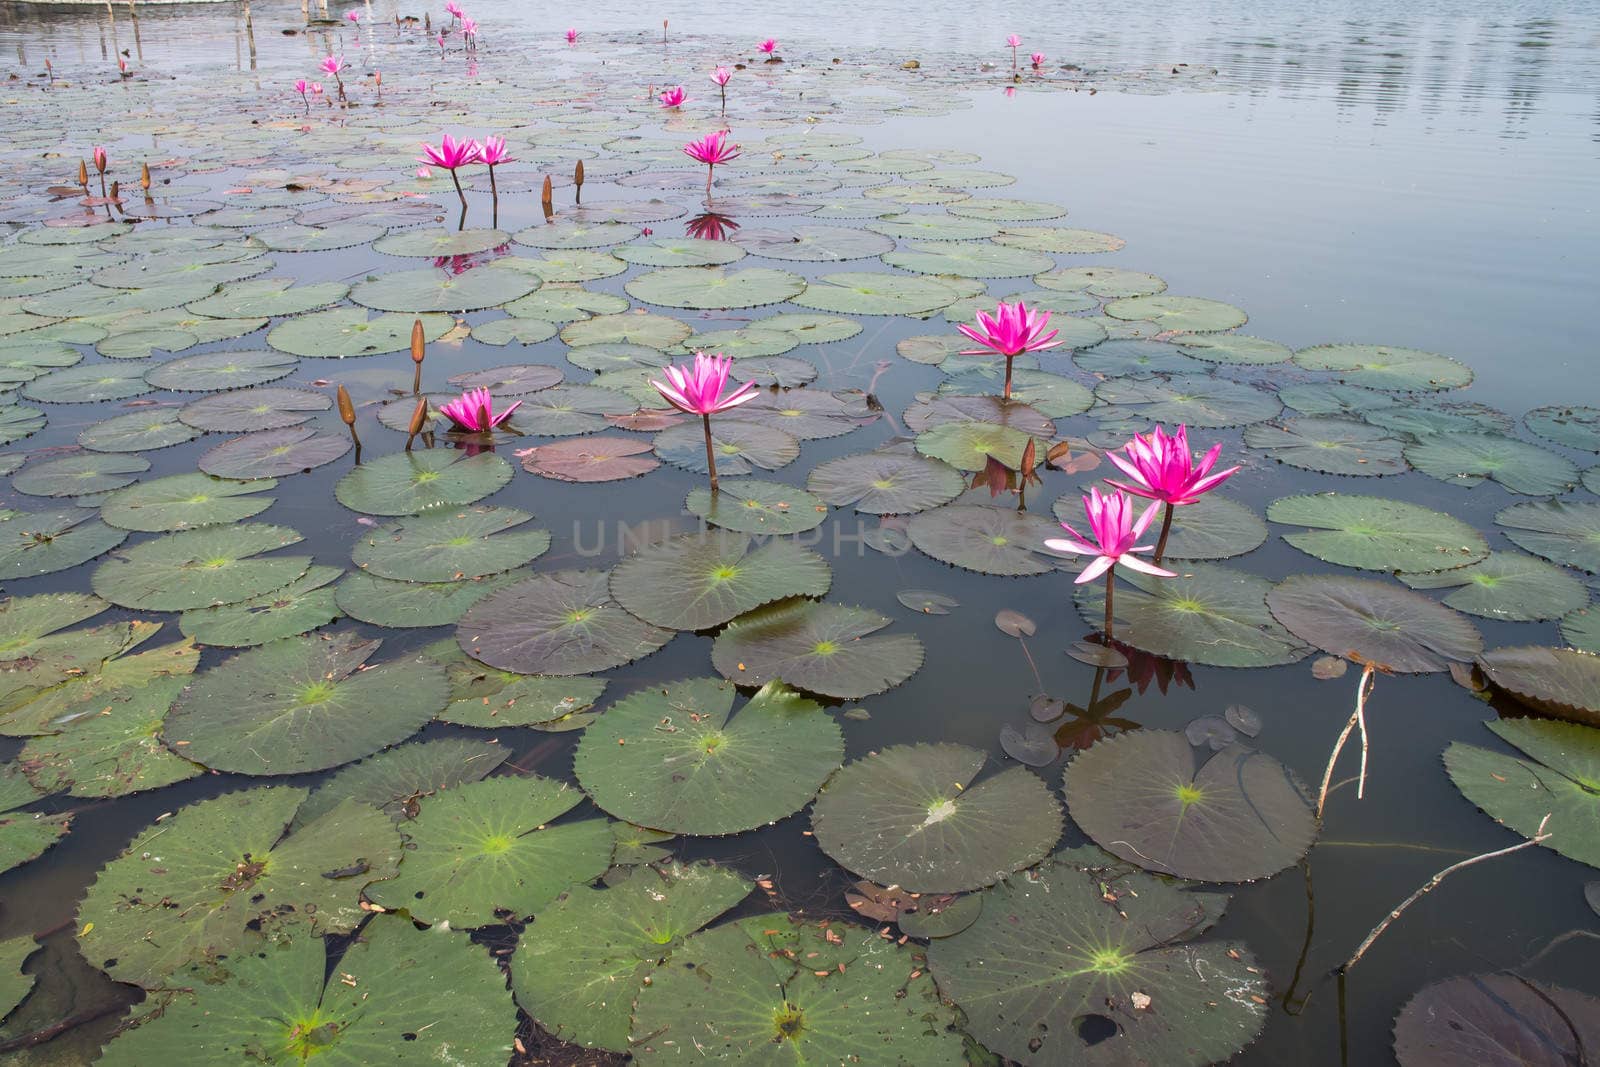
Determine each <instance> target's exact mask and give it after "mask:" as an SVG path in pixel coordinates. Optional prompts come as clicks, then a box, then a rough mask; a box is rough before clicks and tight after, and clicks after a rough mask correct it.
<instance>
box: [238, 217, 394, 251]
mask: <svg viewBox="0 0 1600 1067" xmlns="http://www.w3.org/2000/svg"><path fill="white" fill-rule="evenodd" d="M387 229H388V227H387V226H381V225H379V226H374V225H367V224H364V223H359V222H340V223H335V224H332V225H328V226H301V225H300V224H298V223H291V224H290V225H287V226H279V227H275V228H273V229H270V230H259V231H257V232H256V233H254V234H252V235H251V236H252V237H253V238H254V239H255V240H257V241H260V242H261V243H262V244H264V245H266V246H267V247H268V248H270V249H272V250H273V251H274V252H331V251H333V250H335V249H339V248H355V247H356V246H357V245H364V244H370V243H371V242H373V241H375V240H377V239H378V238H379V237H382V236H383V234H384V231H386V230H387Z"/></svg>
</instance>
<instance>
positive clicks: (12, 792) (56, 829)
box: [0, 765, 72, 873]
mask: <svg viewBox="0 0 1600 1067" xmlns="http://www.w3.org/2000/svg"><path fill="white" fill-rule="evenodd" d="M38 798H39V793H38V792H37V791H36V790H35V789H34V788H33V786H32V785H31V784H30V783H29V782H28V780H27V778H25V777H23V775H22V773H21V772H20V771H19V770H18V769H17V768H16V766H15V765H7V766H5V767H3V768H0V873H4V872H6V871H9V870H11V869H12V868H13V867H20V866H22V864H24V863H27V862H29V861H31V860H35V859H38V858H39V857H40V856H42V855H44V853H45V850H46V849H48V848H49V847H50V846H51V845H53V844H55V843H56V842H57V841H59V840H61V838H63V837H65V836H66V834H67V829H68V827H69V826H70V824H71V822H72V815H71V814H70V813H69V814H64V815H39V814H35V813H33V812H26V811H18V810H17V809H18V808H21V807H24V806H26V805H28V804H31V803H33V802H34V801H35V800H37V799H38Z"/></svg>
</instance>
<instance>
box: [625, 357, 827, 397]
mask: <svg viewBox="0 0 1600 1067" xmlns="http://www.w3.org/2000/svg"><path fill="white" fill-rule="evenodd" d="M728 377H730V378H732V379H733V380H734V381H736V382H754V383H755V384H756V385H759V386H762V387H764V388H773V387H777V388H779V389H795V388H798V387H799V386H802V385H809V384H810V383H812V382H814V381H816V380H817V365H816V364H815V363H813V362H811V361H810V360H808V359H799V358H796V357H794V356H753V357H750V358H748V359H741V360H739V361H737V362H736V363H734V365H733V369H732V370H730V371H729V372H728ZM657 395H659V394H657ZM650 399H651V400H654V397H651V398H650Z"/></svg>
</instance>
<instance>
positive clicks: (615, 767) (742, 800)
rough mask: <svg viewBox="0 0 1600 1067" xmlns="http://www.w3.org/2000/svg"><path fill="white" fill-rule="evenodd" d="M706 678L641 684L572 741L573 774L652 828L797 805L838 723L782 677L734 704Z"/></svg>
mask: <svg viewBox="0 0 1600 1067" xmlns="http://www.w3.org/2000/svg"><path fill="white" fill-rule="evenodd" d="M733 699H734V688H733V686H732V685H731V684H730V683H728V682H722V681H718V680H714V679H709V678H700V679H690V680H687V681H680V682H673V683H670V684H667V685H662V686H653V687H651V688H649V689H644V690H640V691H638V692H635V693H633V694H631V695H629V696H628V697H626V698H624V699H622V700H620V701H618V702H617V703H616V704H613V705H612V706H611V707H610V708H609V709H607V711H606V713H605V714H604V715H602V716H600V718H599V719H598V720H596V721H595V723H594V724H592V725H591V726H590V727H589V728H588V729H587V730H586V731H585V732H584V735H583V738H582V739H581V740H580V741H579V742H578V750H577V754H576V756H575V757H574V767H575V769H576V771H577V775H578V780H579V781H580V782H581V783H582V784H583V787H584V788H585V789H587V790H588V791H589V792H590V794H591V795H592V796H593V797H594V799H595V803H596V804H598V805H599V806H600V807H602V808H604V809H605V810H606V811H607V812H609V813H610V814H612V815H615V816H617V817H618V818H622V819H626V820H628V821H629V822H634V823H638V824H641V825H647V826H650V827H652V828H654V829H657V830H665V831H669V832H672V833H684V834H695V835H721V834H732V833H739V832H741V831H744V830H751V829H754V828H755V827H758V826H763V825H766V824H768V823H773V822H776V821H778V820H779V819H782V818H785V817H786V816H788V815H791V814H793V813H794V812H796V811H799V810H800V809H801V808H803V807H804V806H805V805H806V803H807V802H809V801H810V800H811V798H812V797H813V796H815V795H816V792H817V787H818V786H820V785H821V784H822V782H823V780H824V779H826V778H827V777H828V775H829V774H831V773H833V771H834V769H835V768H837V767H838V766H839V763H840V761H841V760H842V759H843V758H844V738H843V734H842V733H841V731H840V729H839V726H838V724H837V723H836V722H835V721H834V720H833V717H832V716H830V715H829V714H828V713H827V712H826V711H825V710H823V708H822V707H820V706H819V705H818V704H816V703H815V702H814V701H811V700H808V699H806V698H805V697H802V696H800V695H799V694H797V693H795V692H794V691H793V690H792V689H789V688H788V687H786V686H784V685H782V684H780V683H769V684H767V685H765V686H764V687H763V688H762V689H760V690H759V691H758V692H757V693H756V694H755V696H753V697H751V698H750V701H749V702H748V703H747V704H745V706H744V707H743V708H741V709H740V710H739V712H738V713H737V714H733V715H732V717H731V718H730V713H731V712H732V708H733Z"/></svg>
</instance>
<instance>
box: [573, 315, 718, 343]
mask: <svg viewBox="0 0 1600 1067" xmlns="http://www.w3.org/2000/svg"><path fill="white" fill-rule="evenodd" d="M693 332H694V328H693V327H691V326H690V325H689V324H688V323H687V322H684V321H683V320H682V319H675V318H672V317H671V316H668V315H597V316H595V317H594V318H592V319H585V320H583V321H582V322H574V323H571V324H570V325H568V326H565V327H563V328H562V330H561V339H562V340H563V341H565V342H566V343H567V344H568V345H570V346H572V347H573V348H581V347H582V346H584V345H603V344H619V343H620V344H633V345H644V346H646V347H648V348H657V349H661V350H663V351H664V350H666V349H668V348H671V347H672V346H673V345H675V344H678V343H680V342H681V341H683V340H684V339H685V338H687V337H688V336H689V335H690V334H692V333H693Z"/></svg>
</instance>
